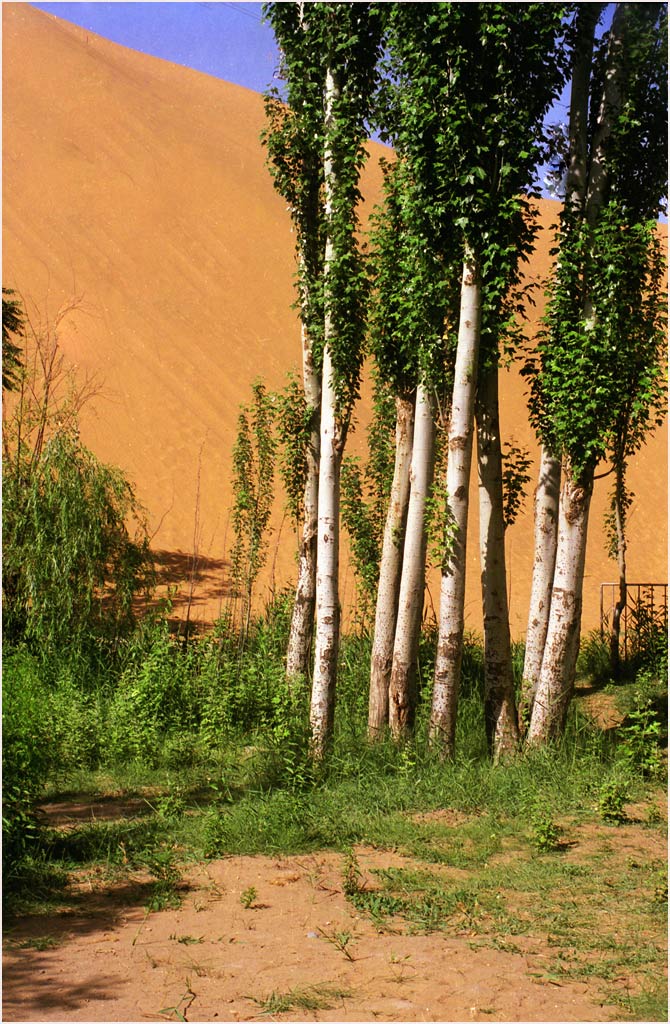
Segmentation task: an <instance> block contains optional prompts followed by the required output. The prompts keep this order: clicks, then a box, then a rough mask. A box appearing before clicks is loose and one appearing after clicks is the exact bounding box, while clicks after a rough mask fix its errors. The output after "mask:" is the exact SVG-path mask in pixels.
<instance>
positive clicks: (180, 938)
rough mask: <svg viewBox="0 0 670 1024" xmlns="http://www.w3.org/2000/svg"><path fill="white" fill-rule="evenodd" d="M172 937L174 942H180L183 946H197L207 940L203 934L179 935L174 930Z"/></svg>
mask: <svg viewBox="0 0 670 1024" xmlns="http://www.w3.org/2000/svg"><path fill="white" fill-rule="evenodd" d="M170 939H172V941H173V942H180V943H181V944H182V946H197V945H199V944H200V943H201V942H204V941H205V940H204V938H203V937H202V935H200V936H196V935H177V933H176V932H173V933H172V935H170Z"/></svg>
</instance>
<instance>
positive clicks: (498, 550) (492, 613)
mask: <svg viewBox="0 0 670 1024" xmlns="http://www.w3.org/2000/svg"><path fill="white" fill-rule="evenodd" d="M477 466H478V473H479V551H480V564H481V580H482V611H483V618H484V664H485V691H484V712H485V720H486V735H487V739H488V744H489V750H490V751H491V753H492V754H493V758H494V760H496V761H497V760H499V759H500V758H501V757H503V756H505V755H508V754H513V753H514V752H515V751H516V750H517V747H518V743H519V730H518V727H517V718H516V706H515V702H514V674H513V670H512V645H511V640H510V630H509V607H508V602H507V572H506V567H505V518H504V511H503V481H502V451H501V446H500V417H499V410H498V366H497V363H496V364H494V365H492V366H491V367H489V368H487V369H486V370H485V371H484V374H483V375H482V377H481V379H480V382H479V387H478V389H477Z"/></svg>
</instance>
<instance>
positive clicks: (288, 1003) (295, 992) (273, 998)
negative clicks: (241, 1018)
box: [248, 985, 352, 1016]
mask: <svg viewBox="0 0 670 1024" xmlns="http://www.w3.org/2000/svg"><path fill="white" fill-rule="evenodd" d="M351 994H352V993H351V992H350V991H349V990H348V989H339V988H332V987H331V986H329V985H310V986H309V987H308V988H293V989H290V990H289V991H288V992H271V993H270V995H269V996H267V997H266V998H265V999H256V997H255V996H249V997H248V998H250V999H251V1000H252V1001H253V1002H254V1003H256V1004H257V1005H258V1006H260V1007H261V1014H260V1015H263V1016H265V1015H266V1014H267V1015H268V1016H271V1015H274V1014H276V1013H290V1011H291V1010H305V1011H308V1012H310V1013H313V1012H314V1011H315V1010H331V1009H332V1008H333V1007H334V1006H336V1005H337V1003H338V1002H339V1001H341V1000H343V999H347V998H348V997H349V996H351Z"/></svg>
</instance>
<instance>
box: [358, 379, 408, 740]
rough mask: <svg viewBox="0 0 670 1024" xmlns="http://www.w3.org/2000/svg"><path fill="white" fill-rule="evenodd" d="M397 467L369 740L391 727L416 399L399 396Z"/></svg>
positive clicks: (384, 563)
mask: <svg viewBox="0 0 670 1024" xmlns="http://www.w3.org/2000/svg"><path fill="white" fill-rule="evenodd" d="M395 401H396V431H395V466H394V470H393V483H392V485H391V498H390V503H389V509H388V512H387V515H386V524H385V527H384V539H383V542H382V554H381V562H380V566H379V586H378V589H377V609H376V614H375V632H374V640H373V643H372V657H371V664H370V701H369V710H368V736H369V738H370V739H371V740H375V739H379V738H380V736H381V735H382V734H383V732H384V730H385V729H386V728H387V726H388V724H389V685H390V682H391V668H392V665H393V643H394V639H395V630H396V619H397V614H398V598H399V594H400V576H401V572H402V555H403V548H404V543H405V524H406V522H407V507H408V503H409V487H410V483H409V476H410V465H411V460H412V441H413V438H414V399H413V397H409V396H407V395H397V396H396V400H395Z"/></svg>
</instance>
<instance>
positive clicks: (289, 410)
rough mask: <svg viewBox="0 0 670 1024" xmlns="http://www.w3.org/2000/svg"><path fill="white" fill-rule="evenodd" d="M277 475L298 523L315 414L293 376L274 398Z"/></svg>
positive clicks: (301, 510)
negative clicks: (277, 458) (277, 445)
mask: <svg viewBox="0 0 670 1024" xmlns="http://www.w3.org/2000/svg"><path fill="white" fill-rule="evenodd" d="M276 404H277V437H278V440H279V457H280V461H279V472H280V474H281V478H282V481H283V484H284V489H285V491H286V498H287V504H288V509H289V511H290V513H291V515H292V516H293V518H294V519H295V520H296V522H300V520H301V518H302V514H303V499H304V495H305V484H306V483H307V449H308V446H309V443H310V435H311V431H312V420H313V418H314V416H315V413H316V410H314V409H311V408H310V407H309V406H308V405H307V402H306V400H305V393H304V391H303V389H302V387H301V385H300V384H299V382H298V381H297V380H296V379H295V377H294V376H293V375H289V379H288V383H287V385H286V387H285V388H284V390H283V391H280V392H279V393H278V394H277V395H276Z"/></svg>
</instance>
